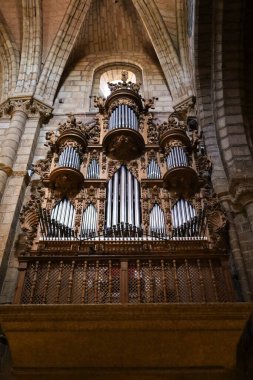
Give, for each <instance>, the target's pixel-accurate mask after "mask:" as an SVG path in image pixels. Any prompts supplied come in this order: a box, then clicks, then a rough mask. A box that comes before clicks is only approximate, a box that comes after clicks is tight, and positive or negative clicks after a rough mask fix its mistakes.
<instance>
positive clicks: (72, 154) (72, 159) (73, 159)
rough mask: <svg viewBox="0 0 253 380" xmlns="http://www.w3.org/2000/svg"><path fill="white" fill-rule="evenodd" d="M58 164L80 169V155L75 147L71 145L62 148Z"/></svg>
mask: <svg viewBox="0 0 253 380" xmlns="http://www.w3.org/2000/svg"><path fill="white" fill-rule="evenodd" d="M59 166H61V167H69V168H74V169H76V170H80V157H79V154H78V153H77V151H76V149H74V148H73V147H72V146H67V147H66V148H64V149H63V151H62V153H61V154H60V157H59Z"/></svg>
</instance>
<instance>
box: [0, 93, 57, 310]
mask: <svg viewBox="0 0 253 380" xmlns="http://www.w3.org/2000/svg"><path fill="white" fill-rule="evenodd" d="M19 100H20V99H19ZM26 100H28V102H27V103H25V101H26ZM26 100H23V101H20V103H19V104H20V107H19V106H15V107H14V106H12V105H11V100H10V101H9V102H8V104H7V105H8V107H5V113H8V112H9V113H10V114H11V121H10V126H9V128H8V129H7V130H6V134H5V140H4V141H3V144H2V152H1V156H0V159H1V164H2V167H1V168H0V181H2V182H1V190H2V199H1V204H0V223H1V231H0V264H1V267H0V289H1V288H2V291H1V296H0V303H1V302H4V303H5V302H11V299H12V291H13V289H15V277H16V273H17V269H16V267H17V260H16V258H15V256H14V254H13V250H12V248H13V243H14V241H15V240H16V236H17V235H16V227H17V224H18V221H19V213H20V209H21V206H22V203H23V199H24V194H25V191H26V186H27V181H26V179H27V178H28V176H27V169H28V167H29V165H30V164H31V162H32V159H33V155H34V150H35V147H36V143H37V138H38V135H39V130H40V127H41V121H42V122H46V121H47V119H48V117H49V115H50V113H51V110H52V108H51V107H48V106H47V105H45V104H43V103H41V102H39V101H37V100H35V99H32V98H30V99H26ZM15 104H17V101H16V99H15ZM22 107H23V108H22ZM1 169H2V170H1ZM8 177H9V178H8ZM6 183H7V186H6ZM7 267H8V268H9V269H8V271H7ZM6 271H7V273H6ZM3 282H4V285H3ZM2 285H3V287H2Z"/></svg>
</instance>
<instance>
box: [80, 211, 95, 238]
mask: <svg viewBox="0 0 253 380" xmlns="http://www.w3.org/2000/svg"><path fill="white" fill-rule="evenodd" d="M96 232H97V210H96V208H95V206H93V204H89V206H88V207H86V209H85V210H84V212H83V216H82V224H81V236H82V237H85V236H95V235H96Z"/></svg>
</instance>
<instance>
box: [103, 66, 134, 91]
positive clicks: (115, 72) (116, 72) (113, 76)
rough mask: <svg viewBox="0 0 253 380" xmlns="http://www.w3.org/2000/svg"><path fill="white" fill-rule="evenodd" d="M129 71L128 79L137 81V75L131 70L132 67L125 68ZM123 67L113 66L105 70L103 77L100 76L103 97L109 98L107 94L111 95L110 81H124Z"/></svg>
mask: <svg viewBox="0 0 253 380" xmlns="http://www.w3.org/2000/svg"><path fill="white" fill-rule="evenodd" d="M124 71H127V76H128V79H127V80H128V81H130V82H132V83H136V75H135V73H133V71H131V70H130V69H128V70H125V69H124ZM121 77H122V68H111V69H109V70H107V71H105V72H104V73H103V74H102V75H101V77H100V83H99V90H100V93H101V95H102V96H103V97H105V98H107V96H109V95H110V93H111V92H110V89H109V87H108V85H107V83H108V82H110V83H118V82H122V80H121Z"/></svg>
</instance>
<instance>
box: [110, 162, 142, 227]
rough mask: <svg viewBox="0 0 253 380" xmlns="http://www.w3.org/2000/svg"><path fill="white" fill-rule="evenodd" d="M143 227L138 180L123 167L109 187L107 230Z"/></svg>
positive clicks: (112, 179) (111, 180)
mask: <svg viewBox="0 0 253 380" xmlns="http://www.w3.org/2000/svg"><path fill="white" fill-rule="evenodd" d="M126 224H128V225H130V226H133V227H136V228H140V227H141V212H140V188H139V183H138V180H137V179H136V178H135V177H134V176H133V174H132V173H131V172H130V171H129V170H127V168H126V167H125V166H124V165H122V166H121V167H120V169H119V170H118V171H117V172H116V173H115V174H114V176H113V177H112V178H111V179H110V180H109V182H108V187H107V206H106V228H107V229H110V228H112V227H116V226H118V225H123V226H124V225H126Z"/></svg>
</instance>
